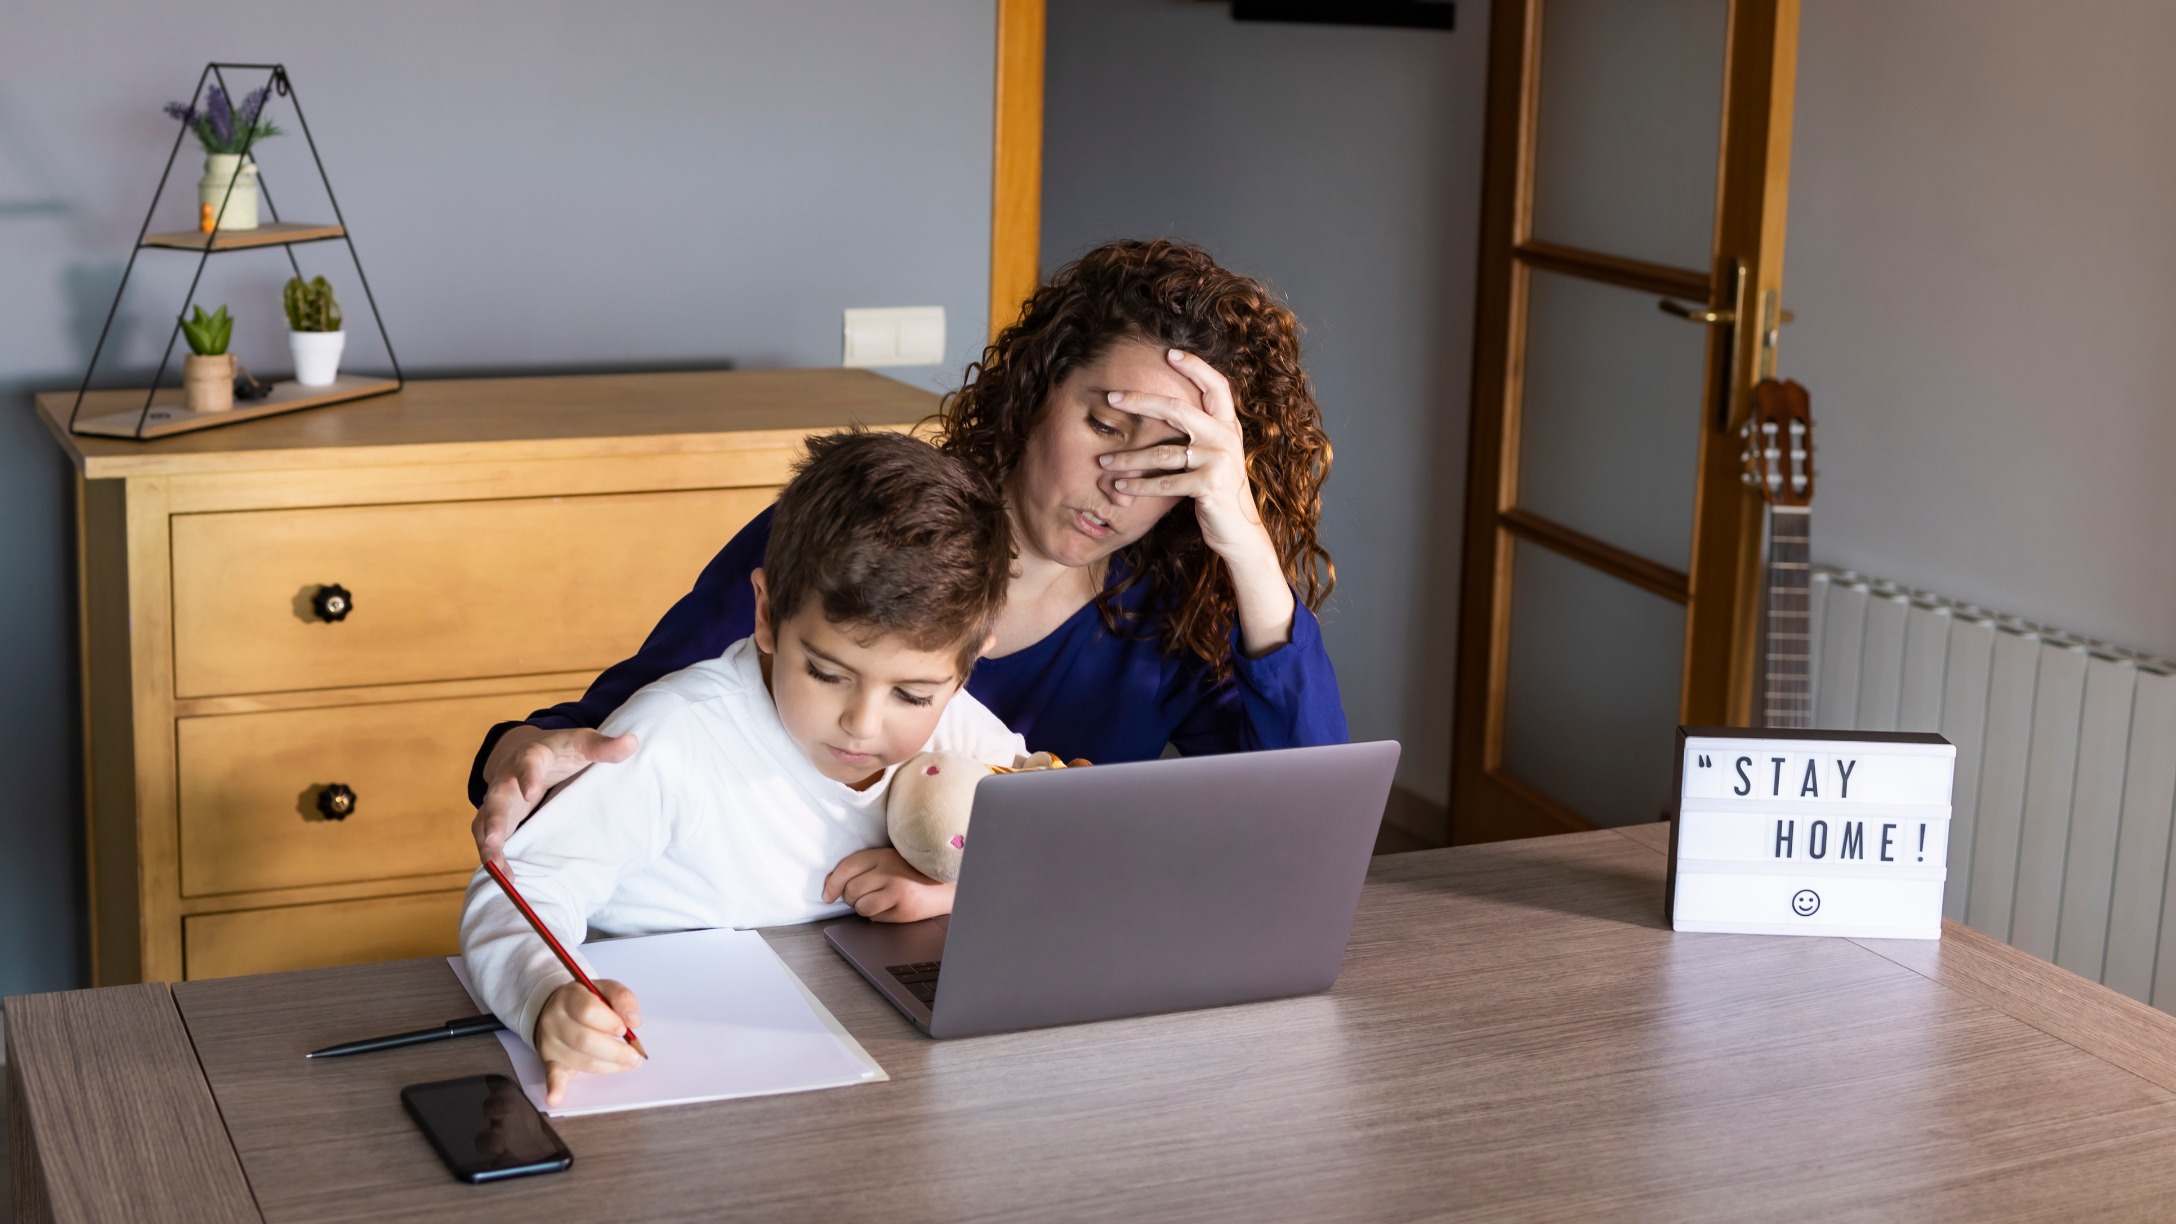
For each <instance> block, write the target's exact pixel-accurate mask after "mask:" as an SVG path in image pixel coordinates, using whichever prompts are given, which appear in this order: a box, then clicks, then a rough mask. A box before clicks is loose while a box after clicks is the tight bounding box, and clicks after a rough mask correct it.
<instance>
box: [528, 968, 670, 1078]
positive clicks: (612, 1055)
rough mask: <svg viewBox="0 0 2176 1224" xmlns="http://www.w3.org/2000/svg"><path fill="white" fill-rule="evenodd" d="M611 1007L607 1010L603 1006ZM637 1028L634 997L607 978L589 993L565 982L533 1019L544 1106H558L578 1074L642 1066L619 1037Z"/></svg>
mask: <svg viewBox="0 0 2176 1224" xmlns="http://www.w3.org/2000/svg"><path fill="white" fill-rule="evenodd" d="M607 1004H610V1006H607ZM640 1027H642V1006H641V1004H639V1003H637V1002H636V1001H635V992H634V991H632V990H629V989H627V987H625V986H622V985H620V984H619V983H618V982H615V981H612V980H610V979H603V980H600V981H598V983H597V989H596V990H595V991H591V990H590V989H589V988H588V987H587V986H584V985H583V984H582V983H580V982H568V983H567V984H566V985H564V986H561V987H560V988H559V989H557V990H555V991H553V992H552V995H551V998H549V999H546V1000H545V1001H544V1010H543V1011H541V1012H539V1013H538V1014H537V1018H536V1033H535V1039H536V1052H537V1055H538V1056H539V1057H541V1058H542V1059H543V1060H544V1102H545V1104H547V1105H557V1104H559V1102H560V1099H561V1098H562V1097H564V1096H565V1095H566V1091H567V1085H568V1084H570V1083H572V1082H573V1080H574V1077H575V1076H577V1075H600V1074H605V1073H609V1072H613V1071H628V1070H632V1069H633V1068H636V1067H639V1066H641V1065H642V1063H643V1057H642V1055H641V1054H638V1053H636V1051H635V1047H633V1046H631V1045H629V1044H627V1041H626V1038H625V1036H624V1034H625V1033H626V1032H627V1031H628V1030H630V1029H637V1028H640Z"/></svg>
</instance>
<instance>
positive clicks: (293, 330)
mask: <svg viewBox="0 0 2176 1224" xmlns="http://www.w3.org/2000/svg"><path fill="white" fill-rule="evenodd" d="M286 298H287V329H288V330H287V347H288V350H289V351H290V352H292V353H293V354H294V356H295V381H296V382H298V383H301V384H302V385H303V386H305V387H329V386H331V385H332V383H333V380H334V379H336V378H338V377H339V376H340V350H341V349H343V348H345V347H346V346H347V340H348V334H347V333H346V332H344V331H342V330H340V303H339V302H337V301H334V300H333V296H332V284H331V282H329V281H327V280H326V279H325V278H324V277H322V276H320V277H317V278H316V279H314V280H309V281H305V280H303V279H302V278H301V277H299V276H297V277H294V278H292V279H291V280H289V281H288V282H287V292H286Z"/></svg>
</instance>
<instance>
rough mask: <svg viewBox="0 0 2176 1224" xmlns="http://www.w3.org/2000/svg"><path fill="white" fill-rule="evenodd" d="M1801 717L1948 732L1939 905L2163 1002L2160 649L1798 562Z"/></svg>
mask: <svg viewBox="0 0 2176 1224" xmlns="http://www.w3.org/2000/svg"><path fill="white" fill-rule="evenodd" d="M1812 604H1813V607H1812V613H1813V618H1812V621H1813V627H1812V635H1813V643H1814V658H1813V677H1814V680H1813V691H1814V706H1813V725H1814V726H1816V727H1823V728H1832V729H1836V730H1858V731H1937V732H1940V733H1941V734H1942V735H1943V736H1945V737H1946V738H1948V740H1949V741H1950V742H1951V743H1953V744H1955V745H1956V746H1957V788H1956V792H1955V797H1954V799H1953V802H1952V806H1953V808H1954V813H1955V814H1954V817H1953V819H1952V821H1951V824H1950V841H1949V884H1948V889H1947V891H1946V892H1945V893H1944V896H1943V900H1942V909H1943V912H1944V913H1945V914H1947V915H1948V916H1949V917H1951V918H1955V919H1958V920H1959V921H1962V922H1964V923H1966V924H1968V925H1970V926H1972V927H1975V928H1977V929H1979V930H1981V931H1984V932H1986V933H1987V934H1989V935H1992V936H1994V937H1995V938H1997V939H2000V940H2003V941H2005V942H2007V943H2010V944H2014V945H2016V946H2017V947H2019V948H2022V949H2024V950H2025V951H2027V952H2031V953H2032V954H2034V955H2035V956H2041V957H2045V958H2046V959H2048V960H2052V961H2054V962H2055V963H2056V964H2058V965H2061V966H2063V967H2064V968H2066V969H2069V970H2071V971H2072V972H2074V973H2078V974H2081V975H2083V976H2085V977H2089V978H2092V979H2094V980H2095V981H2098V982H2101V983H2104V984H2105V985H2107V986H2109V987H2111V988H2112V989H2115V990H2120V991H2122V992H2123V993H2124V994H2127V995H2129V996H2131V997H2132V998H2134V999H2139V1000H2142V1001H2145V1002H2148V1003H2151V1004H2153V1005H2154V1006H2155V1007H2158V1008H2160V1009H2162V1010H2163V1011H2176V892H2172V891H2171V889H2170V887H2169V883H2170V880H2169V841H2170V839H2169V834H2170V828H2171V823H2172V822H2171V815H2172V812H2176V663H2171V662H2170V661H2168V660H2166V659H2157V658H2154V657H2152V656H2149V655H2142V654H2139V653H2137V652H2135V651H2129V650H2124V649H2122V648H2120V647H2114V646H2109V645H2107V644H2105V643H2101V642H2093V641H2087V640H2085V639H2082V638H2079V637H2076V636H2073V635H2071V634H2067V633H2063V632H2061V631H2059V630H2055V629H2050V628H2048V627H2047V626H2045V625H2035V624H2030V623H2028V622H2025V621H2020V620H2017V619H2015V618H2013V617H2006V616H2001V615H1998V614H1996V613H1992V612H1988V611H1986V610H1985V609H1982V608H1975V607H1971V606H1969V605H1961V604H1955V603H1951V602H1950V601H1948V600H1945V599H1942V598H1941V597H1939V596H1935V595H1929V594H1927V593H1926V592H1924V591H1915V590H1911V589H1909V588H1906V587H1900V586H1897V585H1895V584H1893V583H1888V582H1883V581H1880V580H1878V579H1869V578H1864V577H1861V576H1859V575H1857V574H1853V573H1850V572H1849V571H1845V570H1836V569H1831V568H1828V567H1825V566H1816V567H1815V569H1814V574H1813V591H1812Z"/></svg>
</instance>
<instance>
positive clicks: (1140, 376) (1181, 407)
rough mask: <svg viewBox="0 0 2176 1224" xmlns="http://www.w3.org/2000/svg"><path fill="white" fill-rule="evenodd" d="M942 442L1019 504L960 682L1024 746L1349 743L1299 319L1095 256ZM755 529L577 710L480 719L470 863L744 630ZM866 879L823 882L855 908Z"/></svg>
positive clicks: (1083, 752) (1186, 259) (974, 374)
mask: <svg viewBox="0 0 2176 1224" xmlns="http://www.w3.org/2000/svg"><path fill="white" fill-rule="evenodd" d="M936 426H937V433H936V439H935V440H936V442H937V444H938V445H939V446H941V447H943V448H944V449H945V450H948V451H950V452H952V453H953V454H955V455H958V456H960V457H962V458H964V459H966V460H968V461H969V462H970V463H972V464H974V465H975V466H976V467H977V468H978V469H980V470H982V471H985V472H987V473H989V474H990V475H991V476H992V477H994V478H995V479H996V481H997V483H998V486H999V488H1000V489H1002V490H1003V491H1004V494H1005V498H1006V502H1007V507H1008V509H1009V510H1010V512H1011V517H1012V521H1013V527H1014V532H1013V534H1014V539H1015V541H1016V542H1017V544H1018V547H1019V555H1018V557H1017V559H1016V562H1015V566H1014V573H1013V578H1012V584H1011V587H1010V588H1009V590H1008V592H1007V598H1006V602H1005V606H1004V609H1003V611H1002V612H1001V613H1000V614H999V618H998V620H997V623H996V626H995V640H994V642H993V644H992V645H991V647H990V649H989V651H988V652H987V653H986V654H985V656H984V657H983V658H982V660H981V661H980V662H978V663H977V664H976V665H975V669H974V671H973V673H972V674H971V675H970V676H969V678H968V681H967V688H968V690H969V691H970V692H972V693H974V695H975V696H976V697H977V698H979V699H980V700H981V701H982V703H983V704H984V705H986V706H988V707H989V708H990V709H991V710H992V711H994V712H995V713H996V714H997V715H998V717H1000V718H1002V719H1004V720H1005V721H1006V722H1007V723H1008V724H1010V725H1011V727H1012V728H1013V730H1015V731H1018V732H1019V733H1020V734H1021V735H1022V736H1024V737H1026V739H1027V742H1028V744H1029V746H1030V747H1032V748H1035V749H1038V750H1042V751H1049V752H1054V753H1056V754H1058V755H1059V756H1060V757H1063V758H1071V757H1086V758H1087V759H1089V760H1091V761H1097V762H1103V763H1114V762H1119V761H1136V760H1146V759H1150V758H1153V757H1156V756H1158V755H1161V753H1162V752H1163V750H1164V746H1165V744H1167V743H1169V744H1172V745H1175V746H1176V747H1177V748H1178V749H1179V751H1181V752H1184V753H1188V754H1195V753H1212V752H1233V751H1242V750H1251V749H1260V748H1290V747H1299V746H1304V745H1312V744H1324V743H1340V742H1343V741H1344V739H1345V738H1346V732H1345V714H1344V710H1343V707H1342V706H1340V705H1339V703H1338V695H1337V677H1336V675H1335V673H1334V672H1333V671H1332V670H1331V667H1330V660H1329V656H1328V655H1327V654H1326V653H1325V652H1324V650H1323V646H1322V636H1321V632H1320V629H1319V627H1318V626H1317V624H1316V622H1315V618H1314V613H1313V609H1314V608H1316V607H1317V606H1319V605H1320V603H1321V601H1322V599H1323V598H1324V597H1325V596H1327V595H1328V594H1329V592H1330V587H1331V585H1332V583H1333V582H1334V581H1335V578H1336V571H1335V569H1334V568H1333V566H1332V565H1331V562H1330V556H1329V554H1328V553H1327V552H1326V551H1324V549H1323V548H1322V546H1321V544H1320V543H1319V542H1318V541H1317V539H1316V534H1315V528H1316V519H1317V518H1318V517H1319V516H1320V514H1321V510H1322V482H1323V479H1324V477H1326V476H1327V475H1328V474H1329V470H1330V443H1329V439H1328V437H1327V436H1325V435H1324V433H1323V429H1322V413H1321V410H1320V409H1319V408H1318V407H1317V406H1316V404H1315V401H1314V395H1313V393H1312V391H1311V390H1310V388H1309V386H1308V382H1307V376H1306V375H1305V374H1304V373H1303V372H1302V371H1301V370H1300V365H1299V325H1298V321H1297V320H1295V319H1294V318H1293V316H1292V312H1291V311H1289V310H1287V309H1286V308H1285V307H1284V305H1283V304H1282V303H1280V302H1278V301H1277V300H1276V298H1275V297H1274V296H1272V295H1271V294H1270V292H1269V290H1268V289H1266V288H1265V287H1263V286H1262V285H1261V284H1260V283H1259V282H1256V281H1254V280H1251V279H1249V278H1247V277H1244V276H1239V275H1237V274H1235V273H1232V272H1228V271H1226V270H1225V269H1223V268H1221V267H1218V266H1217V264H1216V262H1215V261H1214V260H1212V259H1210V258H1209V256H1208V254H1207V253H1206V252H1204V251H1202V250H1201V249H1200V248H1199V247H1195V246H1191V245H1188V244H1185V243H1179V242H1170V241H1157V242H1134V241H1127V242H1113V243H1110V244H1108V245H1105V246H1102V247H1098V248H1097V249H1095V250H1093V251H1090V252H1089V253H1088V254H1086V255H1084V256H1082V257H1081V258H1080V259H1078V260H1076V261H1074V262H1073V263H1071V264H1068V265H1067V266H1066V267H1064V268H1062V269H1060V270H1059V271H1058V273H1057V274H1056V275H1054V276H1053V277H1051V278H1050V281H1049V282H1048V283H1047V284H1045V285H1043V286H1042V287H1041V288H1039V289H1037V290H1036V291H1035V294H1034V296H1033V297H1031V298H1030V299H1029V300H1028V302H1027V305H1026V306H1025V307H1024V308H1023V309H1022V311H1021V313H1020V317H1019V319H1018V320H1017V321H1015V322H1014V323H1013V324H1012V325H1011V326H1009V327H1007V328H1005V329H1004V331H1002V332H1001V333H999V335H998V337H997V340H996V341H995V342H994V343H992V344H991V345H990V346H989V347H988V348H987V349H985V350H984V351H983V355H982V360H981V361H980V362H977V363H975V364H974V365H971V366H969V367H968V370H967V378H966V383H965V385H964V386H962V387H961V388H960V389H959V390H958V391H955V392H953V393H952V394H951V395H949V396H947V397H946V398H945V401H944V403H943V405H942V407H941V408H940V410H939V413H938V418H937V421H936ZM770 519H771V516H770V511H768V510H765V511H764V512H763V513H762V514H760V515H758V516H756V518H755V519H754V520H752V521H751V522H750V523H749V524H748V525H747V526H746V527H744V528H742V529H741V532H740V534H739V535H737V536H735V537H734V538H733V540H732V542H731V543H729V544H727V545H726V546H725V548H724V550H723V551H721V552H720V553H719V554H718V555H717V557H716V558H715V559H713V560H712V561H711V563H710V564H709V566H707V567H706V568H705V569H704V570H703V573H702V575H701V577H700V578H698V579H697V580H696V583H695V589H694V590H692V591H690V592H689V593H688V594H687V595H686V596H685V597H683V598H682V599H681V600H680V602H679V603H677V604H675V605H674V606H673V608H672V610H671V611H669V612H667V613H666V614H665V618H664V619H663V620H662V621H660V622H659V623H658V626H657V628H656V629H655V630H654V631H652V632H651V634H650V636H649V639H648V640H647V641H645V642H644V643H643V646H642V649H641V651H640V652H639V653H637V654H636V655H635V656H634V657H633V658H631V659H628V660H626V661H625V662H622V663H619V664H616V665H614V666H613V667H611V668H610V669H608V670H607V671H606V672H605V673H604V674H603V675H601V676H599V677H598V678H597V680H596V682H595V683H594V684H592V685H590V688H589V691H588V692H587V693H585V694H584V695H583V697H582V699H581V700H579V701H574V702H567V703H564V704H561V705H557V706H554V707H552V708H550V709H548V710H540V711H538V712H536V713H535V714H533V715H531V716H530V717H529V719H528V720H527V721H526V722H521V723H505V724H501V725H499V726H497V727H494V728H492V730H491V732H490V734H489V735H488V736H487V737H486V738H485V740H484V744H483V748H482V750H481V751H480V752H479V753H478V754H477V760H476V766H475V769H474V770H473V772H472V773H471V775H470V779H469V790H470V798H471V800H473V801H475V802H476V803H477V805H478V806H477V811H476V819H475V824H474V830H473V831H474V833H475V837H476V844H477V849H478V851H479V853H480V854H481V855H482V856H483V857H485V858H487V859H497V858H498V857H499V849H500V846H501V844H502V843H504V841H505V839H506V837H507V836H508V835H509V834H511V833H512V832H513V830H514V828H515V826H516V825H517V824H519V823H520V821H521V819H522V818H523V817H525V816H526V815H527V814H528V813H529V811H530V810H531V809H532V808H534V807H535V805H536V803H537V802H538V801H539V800H541V799H542V798H543V796H544V794H545V793H546V791H547V790H548V789H549V788H550V787H551V786H553V785H555V784H556V783H558V782H559V781H561V780H563V779H564V778H567V777H570V776H572V775H573V774H574V773H576V772H579V771H580V770H581V769H583V768H584V767H586V766H588V765H590V764H592V763H595V762H608V761H618V760H624V759H626V758H627V757H628V756H629V755H630V754H632V753H633V752H634V750H635V745H634V743H633V742H632V741H631V739H630V738H629V737H625V736H623V737H620V738H618V739H610V738H607V737H605V736H603V735H601V734H599V733H598V732H597V731H596V730H595V729H594V728H596V727H597V726H598V724H599V723H601V722H602V721H603V720H604V718H605V717H606V716H607V715H609V714H611V713H612V711H613V710H615V709H617V708H618V707H619V705H620V704H621V703H622V702H623V701H625V700H626V699H627V697H628V696H629V695H630V694H632V693H633V692H634V691H635V690H636V689H638V688H641V687H642V686H643V685H645V684H648V683H649V682H650V681H652V680H655V679H657V678H659V677H661V676H663V675H665V674H667V673H668V672H673V671H677V670H679V669H680V668H683V667H686V666H689V665H690V664H693V663H696V662H699V661H701V660H704V659H711V658H715V657H717V656H718V655H719V654H720V653H722V652H723V651H724V650H725V649H726V647H728V646H730V645H731V644H732V643H734V642H735V641H738V640H739V639H741V638H743V637H746V636H748V634H749V633H750V632H752V628H753V625H754V617H755V602H754V588H753V586H752V585H751V583H750V581H749V575H750V574H751V572H753V571H754V570H755V569H756V568H757V567H758V566H760V565H761V564H762V563H763V553H764V547H765V544H766V542H767V541H768V539H769V533H770ZM884 853H889V852H888V851H886V852H880V851H866V852H864V854H866V855H879V854H884ZM855 857H856V858H860V857H862V856H859V855H857V856H855ZM852 861H853V860H849V863H852ZM902 865H903V864H902ZM847 866H848V865H847V864H842V865H841V868H840V870H841V872H846V871H847ZM906 871H908V872H912V868H906ZM851 874H852V873H849V875H851ZM879 874H889V873H888V872H887V873H878V872H869V873H867V876H868V877H874V876H877V875H879ZM834 878H835V879H840V876H839V873H834ZM875 884H876V881H875V880H874V879H870V878H867V877H865V878H864V879H862V880H855V879H851V878H845V879H843V881H842V882H841V883H840V884H839V887H841V888H842V889H843V890H844V892H845V895H846V897H847V899H848V900H849V901H851V902H854V903H856V907H857V909H860V908H862V906H861V903H862V901H863V900H864V897H865V896H868V895H871V893H872V891H873V889H874V887H875ZM826 887H827V891H829V890H830V889H831V888H832V884H831V883H828V882H827V885H826ZM931 887H932V888H937V887H939V886H936V885H931ZM945 891H947V892H948V891H949V889H948V888H946V889H945ZM915 908H917V909H926V908H927V907H926V905H925V906H918V907H915ZM946 908H949V906H946ZM863 912H864V913H868V912H869V911H868V910H867V909H863ZM937 912H942V911H941V910H939V911H937ZM881 916H884V917H905V916H907V915H905V914H900V913H885V914H882V915H881ZM913 916H921V915H920V913H916V914H914V915H913Z"/></svg>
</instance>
